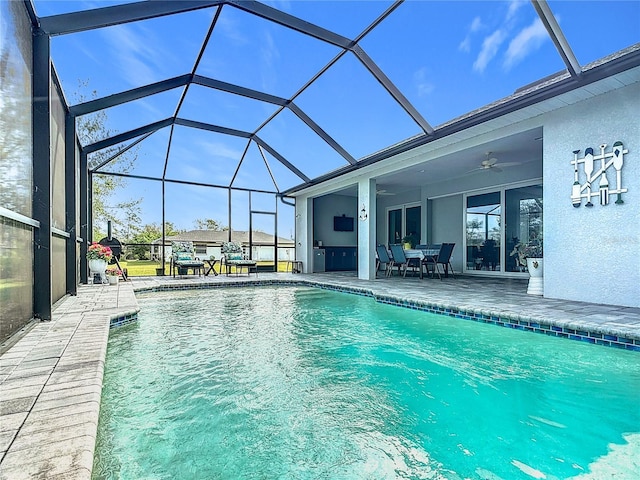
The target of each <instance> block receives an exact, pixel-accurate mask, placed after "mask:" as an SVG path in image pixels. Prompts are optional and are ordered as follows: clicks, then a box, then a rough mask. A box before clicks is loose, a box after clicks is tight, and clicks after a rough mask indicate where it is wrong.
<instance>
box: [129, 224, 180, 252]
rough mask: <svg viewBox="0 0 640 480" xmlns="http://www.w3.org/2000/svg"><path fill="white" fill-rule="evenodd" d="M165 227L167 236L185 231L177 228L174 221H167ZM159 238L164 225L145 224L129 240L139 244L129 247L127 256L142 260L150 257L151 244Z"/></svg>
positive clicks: (131, 242)
mask: <svg viewBox="0 0 640 480" xmlns="http://www.w3.org/2000/svg"><path fill="white" fill-rule="evenodd" d="M164 229H165V236H167V237H169V236H171V235H177V234H179V233H182V232H184V230H179V229H177V228H176V227H175V225H174V224H173V223H172V222H165V224H164ZM159 238H162V227H161V226H160V225H158V224H157V223H150V224H146V225H143V226H142V227H141V228H139V229H138V231H137V232H136V234H135V235H134V236H133V237H132V238H131V240H130V241H129V242H128V243H130V244H137V245H133V246H131V247H129V248H127V256H128V257H129V258H138V259H140V260H144V259H148V258H149V254H150V252H151V248H150V246H149V244H151V243H152V242H154V241H155V240H158V239H159Z"/></svg>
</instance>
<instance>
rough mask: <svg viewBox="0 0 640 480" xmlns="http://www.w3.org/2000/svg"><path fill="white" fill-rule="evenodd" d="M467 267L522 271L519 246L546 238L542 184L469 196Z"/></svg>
mask: <svg viewBox="0 0 640 480" xmlns="http://www.w3.org/2000/svg"><path fill="white" fill-rule="evenodd" d="M465 202H466V204H465V206H466V209H465V214H464V215H465V229H466V235H465V247H466V248H465V252H464V253H465V270H466V271H467V272H469V273H472V272H473V273H481V272H492V273H494V272H495V273H520V272H526V265H523V263H524V262H523V261H522V259H520V258H519V256H518V254H517V249H516V245H518V244H519V243H527V242H529V241H531V240H533V239H537V238H542V185H530V186H524V187H517V188H505V189H500V190H498V191H494V192H487V193H483V194H480V195H467V196H466V197H465Z"/></svg>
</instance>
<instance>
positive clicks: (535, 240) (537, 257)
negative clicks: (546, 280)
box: [511, 234, 544, 295]
mask: <svg viewBox="0 0 640 480" xmlns="http://www.w3.org/2000/svg"><path fill="white" fill-rule="evenodd" d="M542 243H543V242H542V234H540V235H537V236H533V237H532V238H531V239H530V240H529V241H528V242H526V243H523V242H517V243H516V246H515V247H514V248H513V251H512V252H511V256H516V261H517V262H518V264H519V265H522V266H524V265H526V267H527V270H528V271H529V275H530V277H529V287H528V288H527V293H529V294H531V295H542V294H543V291H544V290H543V283H542V278H543V274H544V269H543V262H542V259H543V245H542Z"/></svg>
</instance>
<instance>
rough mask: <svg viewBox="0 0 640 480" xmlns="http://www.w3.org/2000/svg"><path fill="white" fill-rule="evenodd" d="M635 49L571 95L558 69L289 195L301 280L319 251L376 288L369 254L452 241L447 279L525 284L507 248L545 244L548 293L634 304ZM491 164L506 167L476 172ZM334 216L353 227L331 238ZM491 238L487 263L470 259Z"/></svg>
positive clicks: (590, 71) (639, 84) (639, 214)
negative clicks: (346, 258)
mask: <svg viewBox="0 0 640 480" xmlns="http://www.w3.org/2000/svg"><path fill="white" fill-rule="evenodd" d="M639 53H640V45H635V46H633V47H631V48H629V49H627V50H625V51H621V52H618V53H616V54H614V55H612V56H610V57H607V58H606V59H602V60H601V61H599V62H595V63H594V64H592V65H588V66H586V67H585V68H584V70H583V72H582V73H581V79H580V81H579V82H577V83H576V84H575V85H574V87H573V88H564V89H562V88H560V86H561V85H563V83H564V82H565V81H566V79H567V74H566V73H565V74H562V75H558V76H557V77H555V78H553V79H546V80H545V81H543V82H540V83H539V84H536V85H533V86H531V87H530V88H528V89H525V90H524V91H519V92H516V93H514V95H513V96H511V97H509V98H506V99H503V100H501V101H499V102H496V104H492V105H489V106H487V107H485V108H484V109H480V110H478V111H476V112H472V113H471V114H469V115H467V116H465V117H461V118H459V119H456V120H453V121H452V122H450V123H449V124H447V125H444V126H442V127H439V129H442V130H443V131H448V132H450V133H449V134H447V135H442V136H440V137H439V136H438V135H434V138H433V139H432V140H431V141H429V142H425V143H423V144H422V145H418V146H415V147H411V146H407V148H401V147H402V146H400V147H398V146H395V147H392V148H395V149H396V150H398V153H397V154H395V155H394V154H392V155H390V156H389V157H388V158H384V159H382V160H381V161H375V162H371V163H370V164H368V165H365V166H363V167H361V168H354V169H352V171H349V172H347V173H343V174H341V175H336V176H334V177H333V178H330V179H328V180H326V181H323V182H322V183H319V184H316V185H313V186H311V187H306V188H301V189H299V190H298V191H296V192H292V193H291V194H292V195H294V196H295V197H296V213H297V214H298V215H300V216H301V218H302V221H301V222H299V224H298V225H299V228H298V230H297V232H296V235H297V236H296V238H297V239H298V240H299V241H300V244H299V245H298V246H297V248H298V252H297V256H298V258H302V259H304V260H305V261H304V265H305V269H307V271H311V270H312V268H313V255H314V250H313V248H314V245H315V246H316V247H317V245H318V241H320V242H321V243H322V245H323V246H331V245H351V246H357V251H358V253H357V254H358V263H357V265H358V266H357V268H358V276H359V278H362V279H371V280H373V279H374V278H375V246H376V244H391V243H400V239H401V238H402V237H403V236H404V235H408V234H410V233H415V234H417V235H419V237H420V243H433V244H437V243H443V242H453V243H455V244H456V247H455V249H454V252H453V257H452V264H453V267H454V269H455V270H456V271H457V272H463V273H465V274H469V275H492V276H504V277H516V278H528V273H527V272H526V270H525V269H524V268H523V267H522V266H521V265H518V264H517V263H516V258H515V257H516V255H513V252H514V249H515V247H516V245H517V244H518V243H519V242H520V241H529V240H531V239H532V238H533V237H534V236H537V235H541V236H542V235H543V238H544V258H543V261H544V264H543V265H544V278H543V286H544V296H545V297H547V298H557V299H566V300H578V301H584V302H593V303H596V304H598V303H599V304H615V305H626V306H630V307H639V306H640V116H639V115H638V112H640V67H638V66H637V65H638V56H639ZM630 61H632V62H634V64H635V66H633V67H632V68H626V67H624V68H618V67H619V66H621V65H625V64H628V62H630ZM627 66H628V65H627ZM554 85H555V87H554ZM436 132H438V129H436ZM410 143H411V139H410V140H409V141H408V142H407V145H410ZM492 156H497V157H498V161H497V165H500V164H501V163H503V164H507V166H506V167H505V168H502V169H500V170H501V171H499V172H493V171H490V169H491V167H488V168H485V167H484V166H483V163H482V162H483V161H484V160H485V159H486V160H488V159H489V158H490V157H492ZM469 158H475V162H476V167H477V168H475V169H474V168H473V166H472V164H469V163H468V159H469ZM470 170H471V171H470ZM474 170H477V171H474ZM408 179H415V180H411V181H409V180H408ZM381 186H382V189H383V190H386V191H385V194H384V195H380V194H378V195H376V192H377V191H378V192H380V190H381ZM390 191H393V192H394V194H393V195H388V192H390ZM336 215H338V216H341V215H345V216H347V217H352V218H354V219H356V226H355V229H354V231H352V232H342V231H336V230H335V229H334V228H333V224H332V219H333V217H334V216H336ZM487 240H491V241H493V244H494V245H495V247H494V252H493V257H494V258H493V259H492V261H490V262H487V261H486V260H480V263H478V261H477V259H478V258H482V256H484V257H485V258H486V257H488V254H487V253H484V254H478V251H480V249H481V248H482V247H484V246H485V245H486V244H487ZM488 243H491V242H488ZM479 255H480V256H479ZM483 262H484V263H483ZM485 264H486V265H485Z"/></svg>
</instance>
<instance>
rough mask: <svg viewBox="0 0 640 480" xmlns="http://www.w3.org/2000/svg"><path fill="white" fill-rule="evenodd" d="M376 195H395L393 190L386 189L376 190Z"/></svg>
mask: <svg viewBox="0 0 640 480" xmlns="http://www.w3.org/2000/svg"><path fill="white" fill-rule="evenodd" d="M376 195H380V196H381V197H384V196H390V195H395V193H393V192H387V191H386V190H385V189H383V188H382V189H380V190H376Z"/></svg>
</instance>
